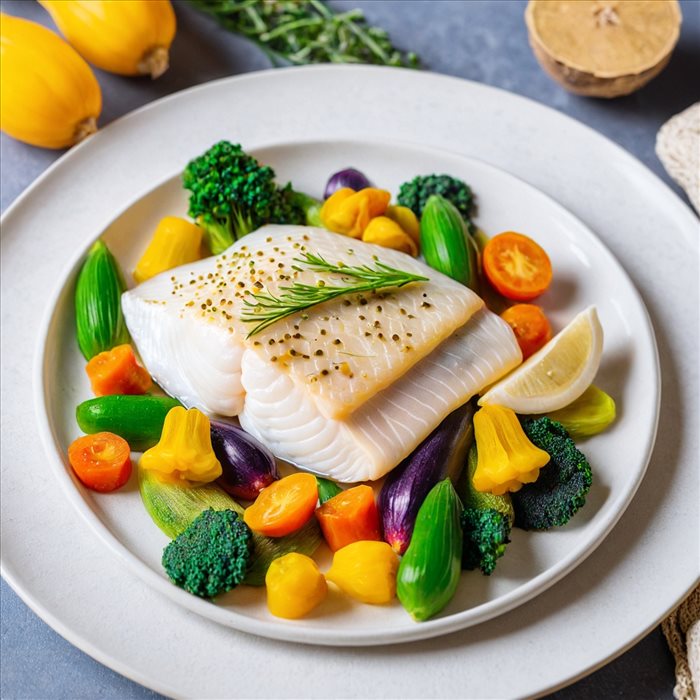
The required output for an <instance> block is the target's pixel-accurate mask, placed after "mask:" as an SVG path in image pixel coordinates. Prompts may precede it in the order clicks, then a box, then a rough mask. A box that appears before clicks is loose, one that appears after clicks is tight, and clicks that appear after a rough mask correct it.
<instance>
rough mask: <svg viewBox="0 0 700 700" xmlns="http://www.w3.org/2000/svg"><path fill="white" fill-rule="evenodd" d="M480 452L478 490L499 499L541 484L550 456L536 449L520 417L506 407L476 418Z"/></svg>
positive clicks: (485, 410) (490, 408)
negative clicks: (510, 493) (539, 480)
mask: <svg viewBox="0 0 700 700" xmlns="http://www.w3.org/2000/svg"><path fill="white" fill-rule="evenodd" d="M474 437H475V439H476V446H477V451H478V460H477V464H476V471H475V472H474V478H473V483H474V488H475V489H476V490H477V491H482V492H485V491H488V492H490V493H492V494H494V495H496V496H500V495H502V494H504V493H505V492H506V491H518V490H520V488H521V487H522V485H523V484H529V483H532V482H533V481H536V480H537V477H538V476H539V474H540V468H541V467H544V466H545V464H547V462H549V455H548V454H547V453H546V452H545V451H544V450H541V449H539V447H535V445H533V444H532V443H531V442H530V440H529V439H528V437H527V435H525V431H524V430H523V429H522V427H521V425H520V422H519V421H518V417H517V416H516V415H515V413H514V412H513V411H512V410H511V409H510V408H505V407H504V406H484V407H483V408H481V409H480V410H478V411H477V412H476V414H475V415H474Z"/></svg>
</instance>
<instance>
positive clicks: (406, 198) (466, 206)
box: [398, 175, 476, 234]
mask: <svg viewBox="0 0 700 700" xmlns="http://www.w3.org/2000/svg"><path fill="white" fill-rule="evenodd" d="M433 194H439V195H441V196H442V197H444V198H445V199H448V200H449V201H450V202H452V204H454V205H455V206H456V207H457V209H458V210H459V213H460V214H461V215H462V218H463V219H464V221H465V223H466V224H467V228H468V229H469V233H471V234H473V233H474V232H475V230H476V227H475V226H474V224H473V223H472V221H471V217H472V214H473V213H474V195H473V193H472V190H471V187H469V185H467V183H466V182H464V181H462V180H459V179H458V178H456V177H452V176H451V175H418V176H417V177H414V178H413V180H411V181H410V182H404V184H403V185H401V187H400V188H399V196H398V203H399V204H400V205H401V206H404V207H408V208H409V209H411V210H412V211H413V213H414V214H415V215H416V216H417V217H418V218H419V219H420V217H421V215H422V214H423V207H424V206H425V203H426V202H427V201H428V197H430V196H431V195H433Z"/></svg>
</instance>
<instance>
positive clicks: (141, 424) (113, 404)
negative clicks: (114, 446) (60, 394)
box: [75, 394, 180, 452]
mask: <svg viewBox="0 0 700 700" xmlns="http://www.w3.org/2000/svg"><path fill="white" fill-rule="evenodd" d="M179 405H180V402H179V401H177V400H176V399H171V398H170V397H169V396H126V395H119V394H114V395H112V396H101V397H99V398H96V399H89V400H88V401H83V403H81V404H80V405H79V406H78V408H77V409H76V411H75V415H76V419H77V421H78V425H79V426H80V429H81V430H82V431H83V432H84V433H99V432H103V431H107V432H110V433H116V434H117V435H119V436H120V437H123V438H124V439H125V440H126V441H127V442H128V443H129V445H130V446H131V448H132V449H133V450H136V451H139V452H140V451H142V450H147V449H148V448H149V447H153V445H156V444H157V443H158V440H160V434H161V432H162V431H163V423H164V422H165V417H166V416H167V415H168V411H170V409H171V408H175V406H179Z"/></svg>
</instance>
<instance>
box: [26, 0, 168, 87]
mask: <svg viewBox="0 0 700 700" xmlns="http://www.w3.org/2000/svg"><path fill="white" fill-rule="evenodd" d="M39 1H40V4H41V5H42V6H43V7H44V8H45V9H46V10H48V12H49V14H50V15H51V17H52V18H53V21H54V22H55V23H56V25H57V26H58V28H59V29H60V31H61V33H62V34H63V35H64V36H65V37H66V39H68V41H69V42H70V43H71V44H72V46H73V47H74V48H75V49H76V50H77V51H78V53H80V55H81V56H83V58H85V59H86V60H88V61H90V63H92V64H93V65H95V66H97V67H98V68H101V69H102V70H106V71H109V72H110V73H119V74H120V75H150V76H151V77H152V78H157V77H158V76H159V75H162V74H163V73H165V71H166V70H167V69H168V60H169V56H168V51H169V49H170V44H172V41H173V39H174V37H175V12H174V11H173V8H172V5H171V4H170V0H39Z"/></svg>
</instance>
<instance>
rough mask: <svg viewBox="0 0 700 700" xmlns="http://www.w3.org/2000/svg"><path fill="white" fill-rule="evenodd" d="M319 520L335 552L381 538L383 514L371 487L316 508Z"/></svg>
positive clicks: (338, 496) (356, 488) (352, 489)
mask: <svg viewBox="0 0 700 700" xmlns="http://www.w3.org/2000/svg"><path fill="white" fill-rule="evenodd" d="M316 517H317V518H318V522H319V524H320V525H321V530H322V532H323V536H324V537H325V538H326V542H327V543H328V546H329V547H330V548H331V549H332V550H333V551H334V552H337V551H338V550H339V549H342V548H343V547H345V546H346V545H348V544H352V543H353V542H359V541H361V540H380V539H381V537H380V536H379V513H378V512H377V505H376V504H375V502H374V491H373V490H372V489H371V488H370V487H369V486H364V485H362V486H355V487H353V488H351V489H348V490H347V491H343V492H342V493H339V494H338V495H337V496H333V498H331V499H329V500H328V501H326V502H325V503H324V504H323V505H322V506H321V507H320V508H317V509H316Z"/></svg>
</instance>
